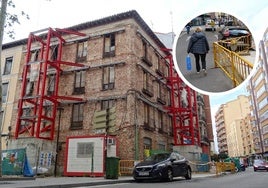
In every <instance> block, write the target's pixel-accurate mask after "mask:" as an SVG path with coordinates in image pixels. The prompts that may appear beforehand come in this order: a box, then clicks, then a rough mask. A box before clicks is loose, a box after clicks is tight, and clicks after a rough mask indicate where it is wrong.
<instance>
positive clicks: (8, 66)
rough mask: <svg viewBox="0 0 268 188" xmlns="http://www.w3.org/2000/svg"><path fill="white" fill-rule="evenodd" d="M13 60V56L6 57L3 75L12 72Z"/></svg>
mask: <svg viewBox="0 0 268 188" xmlns="http://www.w3.org/2000/svg"><path fill="white" fill-rule="evenodd" d="M12 62H13V57H8V58H6V61H5V68H4V72H3V75H8V74H10V73H11V68H12Z"/></svg>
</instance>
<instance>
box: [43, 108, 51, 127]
mask: <svg viewBox="0 0 268 188" xmlns="http://www.w3.org/2000/svg"><path fill="white" fill-rule="evenodd" d="M43 113H44V116H45V117H50V118H51V117H52V114H51V113H52V106H51V105H50V106H44V108H43ZM50 124H51V121H43V128H45V127H46V126H48V125H50Z"/></svg>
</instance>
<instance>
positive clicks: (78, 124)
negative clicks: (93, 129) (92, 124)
mask: <svg viewBox="0 0 268 188" xmlns="http://www.w3.org/2000/svg"><path fill="white" fill-rule="evenodd" d="M84 104H85V103H74V104H73V106H72V116H71V127H70V129H82V127H83V120H84V106H85V105H84ZM76 107H77V109H76ZM75 110H77V112H75Z"/></svg>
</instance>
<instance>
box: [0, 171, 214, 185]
mask: <svg viewBox="0 0 268 188" xmlns="http://www.w3.org/2000/svg"><path fill="white" fill-rule="evenodd" d="M207 177H216V174H215V173H210V172H202V173H193V174H192V179H195V178H207ZM130 182H134V179H133V177H132V176H120V177H119V178H118V179H105V178H103V177H96V178H92V177H44V178H41V177H37V178H24V177H21V178H8V177H6V178H5V177H3V178H2V179H1V178H0V188H13V187H14V188H15V187H16V188H37V187H39V188H45V187H49V188H65V187H66V188H67V187H68V188H70V187H82V186H97V185H107V184H116V183H130Z"/></svg>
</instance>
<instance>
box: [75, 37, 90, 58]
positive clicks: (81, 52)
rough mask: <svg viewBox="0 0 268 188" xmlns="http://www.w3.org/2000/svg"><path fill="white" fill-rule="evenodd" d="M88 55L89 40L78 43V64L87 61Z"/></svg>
mask: <svg viewBox="0 0 268 188" xmlns="http://www.w3.org/2000/svg"><path fill="white" fill-rule="evenodd" d="M80 47H81V49H80ZM87 55H88V40H81V41H78V42H77V49H76V61H78V62H82V61H86V59H87Z"/></svg>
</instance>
